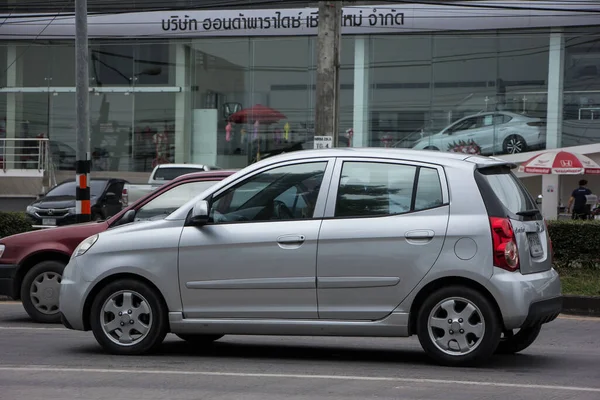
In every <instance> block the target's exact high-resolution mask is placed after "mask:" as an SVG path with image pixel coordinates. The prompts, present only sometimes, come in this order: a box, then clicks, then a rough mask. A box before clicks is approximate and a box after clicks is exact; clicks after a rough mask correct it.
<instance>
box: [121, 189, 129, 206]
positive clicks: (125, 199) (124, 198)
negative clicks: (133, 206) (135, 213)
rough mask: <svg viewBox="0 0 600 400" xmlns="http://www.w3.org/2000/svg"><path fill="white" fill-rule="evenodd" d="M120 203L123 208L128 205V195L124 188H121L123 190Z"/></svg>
mask: <svg viewBox="0 0 600 400" xmlns="http://www.w3.org/2000/svg"><path fill="white" fill-rule="evenodd" d="M121 203H122V204H123V206H125V207H127V206H128V205H129V195H128V194H127V189H126V188H123V190H122V191H121Z"/></svg>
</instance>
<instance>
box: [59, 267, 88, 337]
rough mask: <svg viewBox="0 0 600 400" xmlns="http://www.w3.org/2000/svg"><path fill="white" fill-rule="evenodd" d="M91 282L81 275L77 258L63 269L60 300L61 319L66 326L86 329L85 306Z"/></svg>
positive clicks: (81, 329)
mask: <svg viewBox="0 0 600 400" xmlns="http://www.w3.org/2000/svg"><path fill="white" fill-rule="evenodd" d="M90 284H91V283H90V282H86V281H85V280H84V279H83V276H81V273H80V270H79V268H78V267H77V259H76V258H75V259H71V260H70V261H69V264H67V266H66V267H65V270H64V271H63V276H62V279H61V282H60V297H59V300H58V307H59V310H60V313H61V319H62V321H63V325H64V326H65V327H66V328H68V329H74V330H78V331H83V330H85V324H84V321H83V308H84V301H85V298H86V295H87V293H88V290H89V287H90Z"/></svg>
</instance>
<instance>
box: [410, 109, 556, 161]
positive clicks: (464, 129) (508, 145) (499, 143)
mask: <svg viewBox="0 0 600 400" xmlns="http://www.w3.org/2000/svg"><path fill="white" fill-rule="evenodd" d="M545 144H546V122H545V120H543V119H541V118H533V117H528V116H526V115H523V114H516V113H513V112H506V111H495V112H485V113H481V114H476V115H470V116H467V117H464V118H461V119H459V120H458V121H456V122H454V123H453V124H451V125H449V126H448V127H446V128H444V129H443V130H442V131H441V132H439V133H436V134H434V135H431V136H426V137H423V138H422V139H421V140H419V141H418V142H417V143H416V144H415V145H414V146H413V148H414V149H418V150H422V149H426V150H441V151H458V152H460V150H461V149H460V147H461V146H462V147H463V148H464V147H470V148H473V149H475V150H476V151H477V152H479V153H480V154H484V155H493V154H517V153H522V152H525V151H529V150H535V149H539V148H542V147H543V146H544V145H545Z"/></svg>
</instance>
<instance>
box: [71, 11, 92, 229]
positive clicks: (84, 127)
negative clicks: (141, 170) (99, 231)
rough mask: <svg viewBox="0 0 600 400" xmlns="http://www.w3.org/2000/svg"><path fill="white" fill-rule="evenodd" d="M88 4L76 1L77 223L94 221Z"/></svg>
mask: <svg viewBox="0 0 600 400" xmlns="http://www.w3.org/2000/svg"><path fill="white" fill-rule="evenodd" d="M87 29H88V28H87V0H75V70H76V73H75V76H76V90H77V96H76V97H77V105H76V110H77V132H76V133H77V149H76V153H75V154H76V158H77V160H76V162H75V182H76V184H77V188H76V189H75V204H76V213H77V222H78V223H79V222H88V221H90V220H91V213H92V210H91V205H90V183H89V176H90V170H91V161H90V131H89V121H90V119H89V112H90V109H89V96H90V92H89V72H88V32H87Z"/></svg>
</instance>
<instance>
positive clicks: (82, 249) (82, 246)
mask: <svg viewBox="0 0 600 400" xmlns="http://www.w3.org/2000/svg"><path fill="white" fill-rule="evenodd" d="M97 240H98V234H96V235H94V236H90V237H89V238H87V239H85V240H84V241H83V242H81V243H79V246H77V248H76V249H75V251H74V252H73V255H72V257H79V256H82V255H84V254H85V253H86V252H87V251H88V250H89V249H90V248H91V247H92V246H93V245H94V243H96V241H97Z"/></svg>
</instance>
